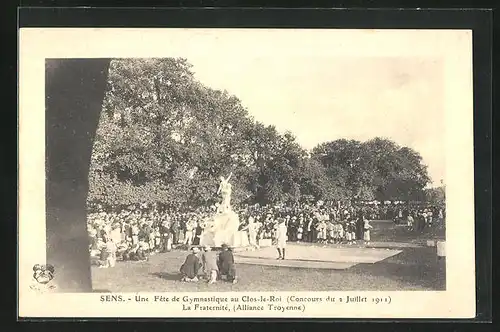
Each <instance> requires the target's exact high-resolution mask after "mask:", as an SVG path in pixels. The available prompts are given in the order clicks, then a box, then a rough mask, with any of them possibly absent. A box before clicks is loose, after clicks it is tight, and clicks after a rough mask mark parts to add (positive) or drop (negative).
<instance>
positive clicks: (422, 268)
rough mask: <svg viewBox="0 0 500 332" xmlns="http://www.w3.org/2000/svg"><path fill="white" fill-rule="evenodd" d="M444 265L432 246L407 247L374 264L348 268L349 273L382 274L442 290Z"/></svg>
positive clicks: (443, 286) (444, 278) (400, 280)
mask: <svg viewBox="0 0 500 332" xmlns="http://www.w3.org/2000/svg"><path fill="white" fill-rule="evenodd" d="M445 266H446V264H445V260H444V259H443V260H441V261H440V260H438V259H437V257H436V254H435V252H434V251H433V248H407V249H404V250H403V251H402V252H401V253H400V254H398V255H396V256H393V257H389V258H387V259H384V260H382V261H379V262H377V263H374V264H358V265H356V266H354V267H352V268H350V269H349V270H350V272H351V273H356V274H369V275H371V276H382V277H386V278H391V279H393V280H396V281H399V282H402V283H405V284H411V285H415V286H419V287H425V288H429V289H432V290H443V291H444V290H446V268H445ZM360 290H362V289H360Z"/></svg>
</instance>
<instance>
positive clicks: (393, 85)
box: [188, 52, 445, 185]
mask: <svg viewBox="0 0 500 332" xmlns="http://www.w3.org/2000/svg"><path fill="white" fill-rule="evenodd" d="M188 61H189V62H190V63H191V64H192V65H193V71H194V72H195V76H196V78H197V79H198V80H200V81H201V82H203V83H204V84H206V85H208V86H210V87H212V88H216V89H222V90H227V91H228V92H229V93H231V94H233V95H236V96H237V97H238V98H240V100H241V101H242V104H243V105H244V106H245V107H247V109H248V111H249V113H250V114H251V115H252V116H253V117H254V118H255V119H256V120H258V121H261V122H263V123H264V124H268V125H275V126H276V127H277V129H278V130H279V131H280V132H284V131H286V130H289V131H291V132H293V133H294V134H295V136H296V137H297V140H298V142H299V143H300V144H301V145H302V146H303V147H305V148H307V149H310V148H313V147H314V146H316V145H317V144H318V143H322V142H326V141H331V140H335V139H339V138H346V139H356V140H360V141H365V140H369V139H371V138H374V137H385V138H389V139H391V140H393V141H395V142H396V143H397V144H399V145H401V146H408V147H411V148H413V149H415V150H416V151H418V152H419V153H420V154H421V155H422V157H423V163H424V164H426V165H427V166H428V172H429V175H430V176H431V179H432V182H433V183H432V184H433V185H438V184H439V183H440V180H441V179H444V170H445V142H444V140H445V133H444V129H445V123H444V105H443V104H444V102H443V99H444V87H443V86H444V67H443V62H442V60H441V59H440V58H435V57H421V56H420V57H401V56H398V57H388V56H362V55H360V56H356V57H353V56H328V55H326V56H325V55H322V54H321V53H319V54H298V55H294V54H293V53H292V54H290V53H288V54H282V53H280V52H276V53H275V54H273V53H271V52H268V54H266V55H265V56H260V55H258V54H257V55H256V54H251V53H250V54H248V53H241V54H239V56H238V57H234V56H231V57H228V58H225V57H220V56H219V57H217V58H215V57H211V56H208V55H206V56H193V57H190V58H188Z"/></svg>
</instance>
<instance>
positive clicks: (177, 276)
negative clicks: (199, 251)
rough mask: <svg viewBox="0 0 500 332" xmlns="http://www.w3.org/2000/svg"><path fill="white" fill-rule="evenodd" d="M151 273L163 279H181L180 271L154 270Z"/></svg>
mask: <svg viewBox="0 0 500 332" xmlns="http://www.w3.org/2000/svg"><path fill="white" fill-rule="evenodd" d="M150 275H152V276H155V277H158V278H160V279H163V280H174V281H180V280H181V274H180V273H168V272H153V273H150Z"/></svg>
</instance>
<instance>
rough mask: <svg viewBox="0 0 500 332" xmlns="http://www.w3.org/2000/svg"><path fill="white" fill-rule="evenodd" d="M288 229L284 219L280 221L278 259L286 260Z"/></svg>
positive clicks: (277, 246) (277, 234) (277, 244)
mask: <svg viewBox="0 0 500 332" xmlns="http://www.w3.org/2000/svg"><path fill="white" fill-rule="evenodd" d="M286 232H287V227H286V223H285V219H284V218H280V219H278V228H277V230H276V248H277V249H278V255H279V256H278V258H277V259H285V248H286V240H287V235H286Z"/></svg>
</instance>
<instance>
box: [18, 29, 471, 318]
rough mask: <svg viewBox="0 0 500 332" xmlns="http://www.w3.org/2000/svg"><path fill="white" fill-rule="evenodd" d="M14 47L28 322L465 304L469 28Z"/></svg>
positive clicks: (63, 41)
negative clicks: (15, 53)
mask: <svg viewBox="0 0 500 332" xmlns="http://www.w3.org/2000/svg"><path fill="white" fill-rule="evenodd" d="M19 43H20V47H19V163H20V164H19V173H20V179H19V193H20V197H19V266H18V269H19V273H18V276H19V285H18V286H19V290H18V292H19V316H20V317H160V318H162V317H176V318H177V317H249V318H255V317H259V318H260V317H264V318H271V317H272V318H296V317H304V318H315V317H317V318H473V317H474V316H475V265H474V262H475V261H474V259H475V253H474V252H475V251H474V178H473V170H474V162H473V97H472V96H473V94H472V92H473V90H472V32H471V31H470V30H343V29H170V28H169V29H163V28H162V29H125V28H123V29H111V28H105V29H100V28H99V29H97V28H95V29H93V28H92V29H91V28H85V29H84V28H74V29H70V28H68V29H63V28H61V29H59V28H50V29H42V28H22V29H20V32H19Z"/></svg>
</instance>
